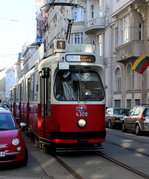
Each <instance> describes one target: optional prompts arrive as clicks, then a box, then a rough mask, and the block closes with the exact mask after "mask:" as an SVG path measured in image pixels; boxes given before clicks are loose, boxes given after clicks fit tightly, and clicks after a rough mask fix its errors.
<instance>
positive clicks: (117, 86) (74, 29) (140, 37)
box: [32, 0, 149, 108]
mask: <svg viewBox="0 0 149 179" xmlns="http://www.w3.org/2000/svg"><path fill="white" fill-rule="evenodd" d="M54 2H55V3H59V5H56V6H53V5H52V6H50V5H49V3H54ZM60 3H61V4H60ZM63 3H65V5H64V4H63ZM66 3H71V4H72V5H71V6H68V5H67V4H66ZM74 4H78V6H75V5H74ZM39 22H40V23H39ZM148 27H149V2H148V0H73V1H72V0H51V1H48V0H40V1H38V8H37V39H36V42H37V43H39V44H42V45H43V46H44V48H42V49H43V51H44V54H45V55H48V53H49V50H50V49H51V47H52V46H53V40H54V39H55V38H60V39H67V41H68V42H69V43H74V44H80V43H90V44H94V45H95V49H96V55H97V57H98V58H99V59H102V60H103V62H104V64H105V89H106V106H107V107H110V106H116V107H128V108H131V107H133V106H134V105H136V104H139V103H149V68H148V69H147V70H146V71H145V72H144V73H143V74H139V73H137V72H135V71H133V70H132V65H133V63H134V61H135V60H136V59H137V58H139V57H140V56H141V55H142V54H146V55H149V54H148V47H149V41H148V40H149V30H148ZM39 49H40V50H41V48H39ZM37 51H38V50H37ZM36 59H38V57H37V55H36ZM39 60H41V58H39ZM32 61H35V60H34V59H33V57H32Z"/></svg>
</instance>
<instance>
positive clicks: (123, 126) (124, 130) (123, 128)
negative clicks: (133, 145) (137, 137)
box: [122, 122, 127, 132]
mask: <svg viewBox="0 0 149 179" xmlns="http://www.w3.org/2000/svg"><path fill="white" fill-rule="evenodd" d="M122 131H123V132H127V129H126V127H125V123H124V122H123V123H122Z"/></svg>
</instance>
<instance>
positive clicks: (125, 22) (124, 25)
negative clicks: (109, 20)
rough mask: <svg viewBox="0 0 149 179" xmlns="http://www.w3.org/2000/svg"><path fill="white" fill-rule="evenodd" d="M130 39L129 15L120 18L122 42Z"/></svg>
mask: <svg viewBox="0 0 149 179" xmlns="http://www.w3.org/2000/svg"><path fill="white" fill-rule="evenodd" d="M128 40H129V16H126V17H124V18H122V19H121V20H120V44H124V43H126V42H128Z"/></svg>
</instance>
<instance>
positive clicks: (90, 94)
mask: <svg viewBox="0 0 149 179" xmlns="http://www.w3.org/2000/svg"><path fill="white" fill-rule="evenodd" d="M54 93H55V98H56V99H57V100H59V101H101V100H103V99H104V95H105V94H104V88H103V84H102V81H101V78H100V76H99V74H98V73H96V72H94V71H90V70H89V71H83V70H81V71H64V70H61V71H58V72H57V74H56V80H55V85H54Z"/></svg>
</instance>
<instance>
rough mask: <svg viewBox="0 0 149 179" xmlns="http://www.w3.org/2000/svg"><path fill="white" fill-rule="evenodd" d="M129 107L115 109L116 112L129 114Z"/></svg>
mask: <svg viewBox="0 0 149 179" xmlns="http://www.w3.org/2000/svg"><path fill="white" fill-rule="evenodd" d="M128 113H129V109H114V114H120V115H128Z"/></svg>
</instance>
